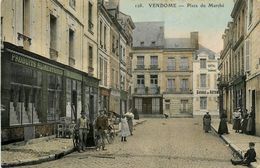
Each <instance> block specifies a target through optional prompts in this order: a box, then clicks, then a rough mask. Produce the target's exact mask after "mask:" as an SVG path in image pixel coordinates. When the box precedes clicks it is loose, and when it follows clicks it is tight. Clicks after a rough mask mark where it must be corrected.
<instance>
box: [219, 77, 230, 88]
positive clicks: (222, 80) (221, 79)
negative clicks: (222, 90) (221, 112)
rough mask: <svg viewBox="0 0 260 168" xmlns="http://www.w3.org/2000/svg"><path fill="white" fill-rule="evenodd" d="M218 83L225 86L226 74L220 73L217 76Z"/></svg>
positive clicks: (226, 84) (226, 81) (226, 82)
mask: <svg viewBox="0 0 260 168" xmlns="http://www.w3.org/2000/svg"><path fill="white" fill-rule="evenodd" d="M218 85H219V86H220V87H226V86H228V76H227V75H220V76H219V77H218Z"/></svg>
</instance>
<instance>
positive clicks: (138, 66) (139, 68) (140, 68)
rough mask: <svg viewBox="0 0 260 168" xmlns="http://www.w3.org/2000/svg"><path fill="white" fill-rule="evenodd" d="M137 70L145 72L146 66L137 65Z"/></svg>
mask: <svg viewBox="0 0 260 168" xmlns="http://www.w3.org/2000/svg"><path fill="white" fill-rule="evenodd" d="M136 69H137V70H144V65H136Z"/></svg>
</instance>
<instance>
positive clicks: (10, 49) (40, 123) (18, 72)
mask: <svg viewBox="0 0 260 168" xmlns="http://www.w3.org/2000/svg"><path fill="white" fill-rule="evenodd" d="M1 68H2V72H1V75H2V81H1V82H2V86H1V89H2V92H1V100H2V101H1V107H2V110H1V123H2V124H1V126H2V127H1V131H2V137H1V139H2V143H10V142H15V141H22V140H27V139H33V138H39V137H42V136H49V135H54V134H56V124H57V122H59V120H60V118H61V117H68V118H71V121H75V119H76V118H78V117H80V115H79V114H80V112H81V110H83V109H82V104H83V101H82V100H83V99H84V96H83V95H84V94H82V93H83V92H82V86H83V79H84V78H89V77H88V76H87V74H85V73H83V72H81V71H78V70H76V69H74V68H71V67H69V66H66V65H63V64H60V63H58V62H55V61H52V60H49V59H47V58H45V57H42V56H39V55H37V54H34V53H32V52H29V51H26V50H23V49H21V48H19V47H17V46H15V45H12V44H10V43H4V49H3V50H2V61H1ZM87 80H92V81H94V83H95V82H96V88H97V87H98V80H97V79H95V78H93V79H87ZM96 90H97V89H96ZM96 93H97V91H96ZM96 98H97V96H96ZM96 102H97V101H96ZM93 104H94V103H93ZM95 108H97V106H96V107H95ZM93 112H95V110H93ZM93 116H94V115H93Z"/></svg>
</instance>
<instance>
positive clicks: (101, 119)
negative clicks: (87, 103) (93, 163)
mask: <svg viewBox="0 0 260 168" xmlns="http://www.w3.org/2000/svg"><path fill="white" fill-rule="evenodd" d="M95 128H96V130H97V150H100V149H101V147H102V150H106V149H105V138H106V129H107V128H108V117H107V115H106V114H105V110H100V111H99V116H98V117H97V119H96V123H95Z"/></svg>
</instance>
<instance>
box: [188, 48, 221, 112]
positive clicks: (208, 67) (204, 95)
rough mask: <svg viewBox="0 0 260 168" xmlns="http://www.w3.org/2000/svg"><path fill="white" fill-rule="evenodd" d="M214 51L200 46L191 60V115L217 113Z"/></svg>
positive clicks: (215, 58)
mask: <svg viewBox="0 0 260 168" xmlns="http://www.w3.org/2000/svg"><path fill="white" fill-rule="evenodd" d="M218 59H219V57H218V56H217V54H216V53H214V52H213V51H211V50H209V49H207V48H204V47H203V46H200V49H199V50H198V51H197V54H196V56H195V58H194V60H193V90H194V92H193V96H194V97H193V115H204V114H205V113H206V112H209V113H210V114H211V115H218V114H219V110H218V108H219V105H218V87H217V77H218V74H219V71H218Z"/></svg>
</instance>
